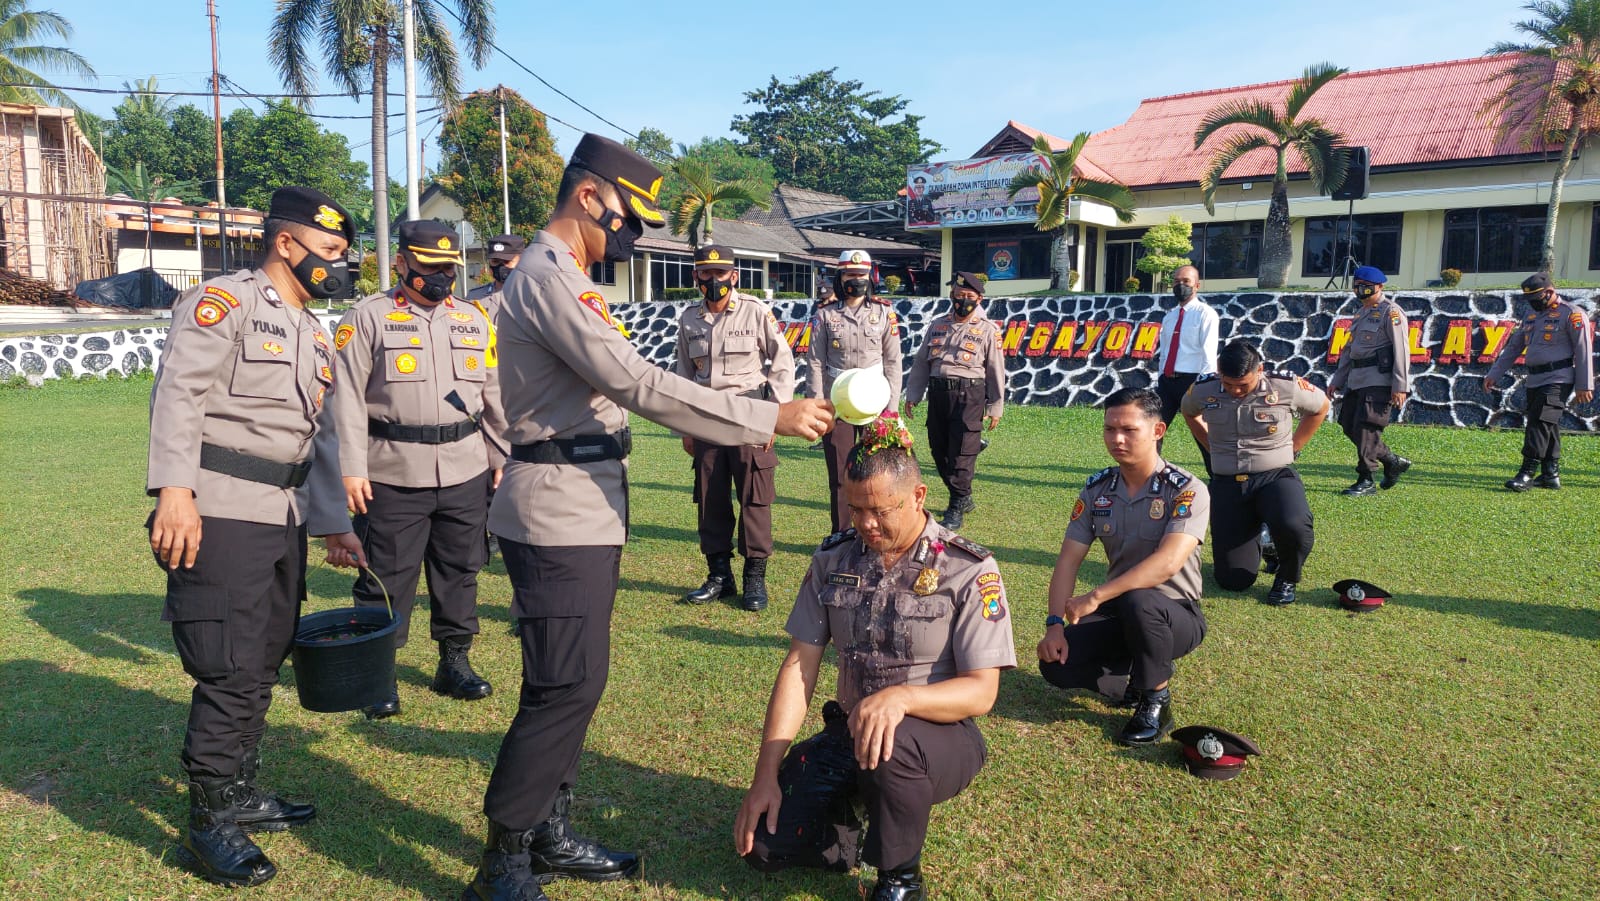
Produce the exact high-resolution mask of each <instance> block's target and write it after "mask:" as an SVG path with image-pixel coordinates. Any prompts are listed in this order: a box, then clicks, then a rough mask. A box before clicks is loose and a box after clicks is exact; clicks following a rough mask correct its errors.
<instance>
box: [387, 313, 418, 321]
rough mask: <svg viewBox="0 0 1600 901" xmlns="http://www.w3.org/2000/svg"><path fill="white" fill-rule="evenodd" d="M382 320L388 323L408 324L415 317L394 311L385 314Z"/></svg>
mask: <svg viewBox="0 0 1600 901" xmlns="http://www.w3.org/2000/svg"><path fill="white" fill-rule="evenodd" d="M383 318H385V319H387V320H389V321H390V322H410V321H411V320H413V319H415V318H417V317H415V316H413V315H411V314H410V313H405V312H401V311H400V310H395V311H394V312H393V313H385V314H384V315H383Z"/></svg>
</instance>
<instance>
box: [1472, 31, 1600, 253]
mask: <svg viewBox="0 0 1600 901" xmlns="http://www.w3.org/2000/svg"><path fill="white" fill-rule="evenodd" d="M1523 9H1525V10H1527V11H1528V12H1530V13H1533V16H1534V17H1533V18H1531V19H1528V20H1527V21H1525V22H1517V23H1515V24H1514V25H1513V26H1512V27H1513V28H1515V29H1516V30H1517V31H1518V32H1520V33H1521V34H1523V35H1526V36H1527V37H1528V38H1529V40H1528V41H1526V42H1524V43H1515V42H1509V41H1502V42H1500V43H1498V44H1495V45H1494V46H1493V47H1490V48H1489V53H1491V54H1499V53H1513V54H1516V58H1515V59H1513V60H1512V61H1511V64H1510V65H1509V66H1507V67H1506V68H1505V69H1502V70H1501V71H1500V72H1499V74H1497V75H1495V76H1494V77H1493V78H1491V79H1490V83H1491V84H1498V85H1499V90H1498V91H1497V92H1496V93H1495V94H1494V95H1493V96H1492V97H1490V98H1489V100H1488V101H1487V102H1485V103H1484V105H1483V109H1482V110H1481V112H1482V114H1483V115H1485V116H1492V117H1494V120H1495V126H1496V128H1497V129H1498V130H1499V132H1500V134H1501V136H1502V137H1506V136H1509V135H1517V136H1518V137H1519V138H1520V140H1521V143H1522V146H1523V147H1524V148H1532V147H1533V146H1534V144H1536V143H1550V144H1555V143H1560V144H1561V157H1560V159H1558V160H1557V161H1556V173H1555V177H1553V178H1552V179H1551V180H1550V206H1549V211H1548V212H1547V213H1546V215H1545V224H1544V251H1543V254H1542V255H1541V256H1540V258H1539V268H1540V269H1541V270H1542V271H1544V272H1553V271H1555V262H1556V212H1557V210H1559V209H1560V206H1561V189H1562V187H1563V185H1564V184H1565V183H1566V180H1567V170H1568V169H1570V168H1571V167H1572V157H1573V154H1575V153H1577V151H1578V147H1579V146H1580V145H1582V144H1584V143H1585V142H1586V141H1588V140H1589V139H1590V138H1592V137H1594V135H1595V134H1596V133H1597V132H1600V102H1597V101H1600V0H1560V2H1535V3H1529V4H1527V5H1525V6H1523Z"/></svg>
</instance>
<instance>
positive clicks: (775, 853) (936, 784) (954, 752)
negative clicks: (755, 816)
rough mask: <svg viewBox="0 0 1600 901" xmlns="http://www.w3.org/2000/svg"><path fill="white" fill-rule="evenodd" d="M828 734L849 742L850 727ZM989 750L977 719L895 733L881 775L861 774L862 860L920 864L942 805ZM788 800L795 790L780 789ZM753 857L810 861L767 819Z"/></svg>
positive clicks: (889, 865) (835, 727) (911, 724)
mask: <svg viewBox="0 0 1600 901" xmlns="http://www.w3.org/2000/svg"><path fill="white" fill-rule="evenodd" d="M827 730H831V731H835V732H838V733H840V734H842V735H843V736H844V737H845V738H846V739H848V737H849V733H848V729H847V728H846V721H845V720H840V721H838V722H836V723H829V724H828V726H827ZM987 757H988V748H987V746H986V745H985V744H984V741H983V733H981V732H979V731H978V724H977V723H974V722H973V721H972V720H971V719H964V720H961V721H960V722H955V723H935V722H930V721H928V720H924V719H918V718H917V717H913V716H908V717H906V718H905V719H903V720H901V721H900V725H898V726H896V727H895V730H894V752H893V753H892V754H891V755H890V757H889V759H888V760H886V761H884V762H883V763H880V764H878V766H877V767H876V768H875V769H871V770H864V769H857V770H856V784H855V789H856V791H857V792H858V793H859V794H858V797H859V798H860V800H861V801H862V802H863V803H864V804H865V806H866V810H867V839H866V842H865V844H864V846H863V847H862V853H861V858H862V860H864V861H866V862H867V863H868V864H870V865H872V866H873V867H876V868H878V869H880V870H884V869H897V868H900V867H905V866H908V865H910V864H913V863H916V861H917V858H918V855H920V854H921V853H922V845H923V842H924V841H926V840H927V837H928V818H929V816H931V815H932V813H933V806H934V805H935V804H942V803H944V802H945V801H948V800H950V799H951V798H954V797H955V796H956V795H958V794H960V793H961V792H962V790H963V789H965V788H966V787H967V786H968V785H970V784H972V780H973V779H974V778H975V777H976V776H977V775H978V771H979V770H981V769H983V764H984V761H985V759H986V758H987ZM779 789H780V790H782V791H783V792H784V795H785V797H787V796H788V794H789V791H788V789H789V786H785V785H782V784H780V785H779ZM755 839H756V840H755V849H754V851H753V852H752V856H754V857H756V858H758V859H761V860H767V859H792V858H796V857H804V856H805V851H804V850H801V849H796V848H792V847H790V844H791V843H792V842H793V838H792V837H790V836H788V835H781V836H780V835H773V834H772V833H770V832H768V831H767V828H766V818H765V817H763V818H762V819H761V821H760V822H759V823H758V824H757V827H756V836H755Z"/></svg>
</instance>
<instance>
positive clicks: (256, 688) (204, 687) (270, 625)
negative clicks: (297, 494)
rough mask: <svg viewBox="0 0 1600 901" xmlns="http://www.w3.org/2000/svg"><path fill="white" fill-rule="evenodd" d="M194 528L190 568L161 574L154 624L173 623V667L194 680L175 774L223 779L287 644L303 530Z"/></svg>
mask: <svg viewBox="0 0 1600 901" xmlns="http://www.w3.org/2000/svg"><path fill="white" fill-rule="evenodd" d="M154 519H155V514H154V513H152V514H151V520H150V521H151V522H153V521H154ZM148 527H149V522H147V523H146V528H148ZM200 528H201V532H202V535H203V537H202V539H201V542H200V551H199V553H197V554H196V555H195V560H194V567H193V568H191V569H184V568H183V567H182V566H180V567H178V568H177V569H175V570H169V571H167V601H166V609H165V610H164V611H163V612H162V619H165V620H167V621H169V622H171V623H172V641H173V644H175V645H177V648H178V659H179V660H181V661H183V671H184V672H186V673H188V674H189V675H190V677H192V678H193V679H194V682H195V685H194V692H193V694H192V696H191V699H190V702H189V726H188V730H187V732H186V733H185V734H184V739H183V768H184V770H185V771H187V772H188V773H189V775H191V776H196V777H201V778H208V779H210V778H232V777H233V776H236V775H238V772H239V762H240V761H241V760H243V759H244V758H245V756H246V755H247V754H248V753H250V752H251V751H253V750H255V748H256V746H257V745H259V744H260V742H261V734H262V733H263V732H264V731H265V730H266V725H267V708H268V707H269V706H270V705H271V704H272V686H273V685H274V684H276V683H277V681H278V667H279V666H281V665H282V664H283V661H284V658H286V657H288V656H289V650H290V648H291V647H293V646H294V630H295V625H296V623H297V622H298V621H299V619H300V602H301V600H302V599H303V598H304V597H305V593H306V530H305V527H304V526H296V525H294V523H293V522H292V521H290V522H286V523H284V524H283V525H281V526H269V525H264V524H262V523H254V522H243V521H241V520H237V519H222V518H220V517H214V516H202V517H200ZM157 562H158V563H159V562H160V561H159V560H158V561H157ZM162 569H164V570H165V569H166V567H165V566H163V567H162Z"/></svg>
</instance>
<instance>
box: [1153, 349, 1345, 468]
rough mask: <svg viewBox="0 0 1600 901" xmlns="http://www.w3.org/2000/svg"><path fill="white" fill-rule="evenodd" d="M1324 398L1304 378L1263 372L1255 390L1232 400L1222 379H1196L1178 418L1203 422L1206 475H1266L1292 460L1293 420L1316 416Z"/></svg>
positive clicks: (1323, 395)
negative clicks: (1208, 450) (1206, 441)
mask: <svg viewBox="0 0 1600 901" xmlns="http://www.w3.org/2000/svg"><path fill="white" fill-rule="evenodd" d="M1327 403H1328V396H1327V395H1325V394H1323V393H1322V391H1321V390H1319V389H1318V388H1317V386H1315V385H1313V384H1311V383H1310V382H1308V381H1306V380H1305V379H1302V378H1298V377H1296V376H1292V375H1283V374H1280V373H1276V372H1266V373H1264V374H1263V375H1262V376H1261V380H1260V381H1259V382H1257V383H1256V389H1255V390H1254V391H1252V392H1250V393H1249V394H1247V395H1245V396H1244V397H1233V396H1232V395H1230V394H1228V392H1227V391H1224V390H1223V388H1222V379H1221V378H1218V377H1216V376H1201V377H1200V378H1199V379H1196V380H1195V383H1194V384H1193V385H1191V386H1190V387H1189V390H1188V392H1187V393H1185V394H1184V395H1183V415H1185V416H1200V417H1201V418H1202V419H1204V420H1205V423H1206V429H1207V434H1208V436H1209V439H1210V442H1211V471H1212V472H1213V473H1215V474H1217V475H1219V476H1231V475H1242V474H1248V473H1258V472H1271V471H1272V470H1274V469H1282V468H1283V467H1285V466H1288V465H1289V464H1291V463H1293V462H1294V420H1295V417H1297V416H1314V415H1316V414H1317V413H1320V412H1322V410H1323V408H1324V407H1325V406H1326V405H1327Z"/></svg>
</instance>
